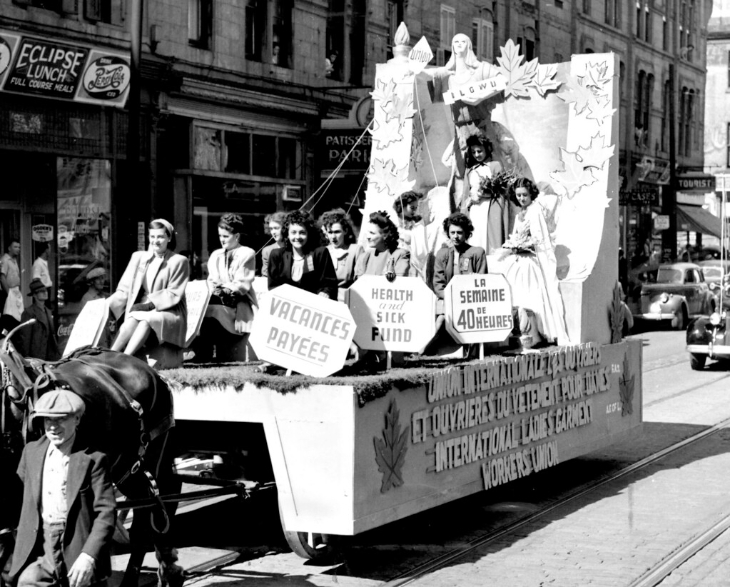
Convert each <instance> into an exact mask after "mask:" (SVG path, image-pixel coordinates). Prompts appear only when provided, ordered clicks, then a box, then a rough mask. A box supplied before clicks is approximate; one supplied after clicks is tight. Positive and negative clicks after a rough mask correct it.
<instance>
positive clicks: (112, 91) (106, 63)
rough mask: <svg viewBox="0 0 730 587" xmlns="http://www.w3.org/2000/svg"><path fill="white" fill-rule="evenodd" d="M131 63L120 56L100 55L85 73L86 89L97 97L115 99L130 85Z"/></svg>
mask: <svg viewBox="0 0 730 587" xmlns="http://www.w3.org/2000/svg"><path fill="white" fill-rule="evenodd" d="M129 73H130V72H129V64H128V63H127V61H126V60H124V59H121V58H120V57H99V59H97V60H96V61H94V62H93V63H92V64H90V65H89V67H88V68H87V69H86V73H85V74H84V89H85V90H86V92H87V93H88V94H89V95H90V96H93V97H95V98H99V99H101V100H114V99H116V98H118V97H119V96H121V95H122V94H123V93H124V92H125V91H126V90H127V88H128V87H129Z"/></svg>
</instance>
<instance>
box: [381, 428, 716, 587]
mask: <svg viewBox="0 0 730 587" xmlns="http://www.w3.org/2000/svg"><path fill="white" fill-rule="evenodd" d="M727 428H730V418H728V419H726V420H723V421H721V422H719V423H717V424H714V425H713V426H710V427H708V428H706V429H705V430H702V431H700V432H698V433H696V434H694V435H692V436H689V437H687V438H685V439H683V440H681V441H679V442H676V443H674V444H672V445H670V446H668V447H665V448H663V449H661V450H659V451H657V452H655V453H653V454H651V455H649V456H647V457H644V458H643V459H641V460H640V461H637V462H635V463H633V464H631V465H629V466H627V467H624V468H623V469H621V470H619V471H616V472H615V473H612V474H610V475H607V476H605V477H602V478H600V479H597V480H595V481H591V482H589V483H586V484H584V485H582V486H580V487H578V488H576V489H575V490H573V491H572V492H570V493H569V494H568V495H566V496H564V497H562V498H560V499H558V500H557V501H555V502H554V503H552V504H550V505H548V506H546V507H544V508H542V509H540V510H539V511H536V512H534V513H532V514H529V515H527V516H525V517H523V518H520V519H519V520H516V521H514V522H512V523H510V524H507V525H506V526H503V527H501V528H498V529H497V530H493V531H491V532H487V533H484V534H482V535H480V536H477V537H476V538H473V539H472V540H470V541H469V542H466V543H464V544H462V545H460V546H459V547H457V548H453V549H451V550H449V551H448V552H445V553H443V554H441V555H439V556H437V557H434V558H432V559H430V560H428V561H425V562H423V563H421V564H419V565H417V566H415V567H413V568H411V569H409V570H407V571H404V572H402V573H400V574H399V575H396V576H395V577H393V578H392V579H390V580H388V581H386V582H384V583H382V584H381V587H403V586H405V585H411V584H417V583H418V581H419V579H422V578H424V577H426V576H427V575H429V574H431V573H433V572H436V571H438V570H439V569H442V568H445V567H447V566H450V565H453V564H455V563H457V562H458V561H459V560H460V559H463V558H465V557H467V556H468V555H469V554H470V553H472V552H473V551H475V550H476V549H478V548H482V547H484V546H486V545H488V544H490V543H492V542H496V541H497V540H499V539H500V538H502V537H504V536H506V535H508V534H511V533H514V532H516V531H518V530H519V529H521V528H523V527H526V526H529V525H530V524H533V523H535V522H538V521H539V520H540V519H542V518H544V517H546V516H547V515H549V514H551V513H553V512H555V511H556V510H558V509H560V508H563V507H565V506H567V505H569V504H570V503H572V502H574V501H577V500H579V499H581V498H583V497H585V496H586V495H587V494H589V493H590V492H593V491H596V490H597V489H599V488H601V487H604V486H606V485H608V484H610V483H613V482H614V481H616V480H618V479H620V478H622V477H626V476H627V475H631V474H633V473H635V472H637V471H640V470H641V469H645V468H647V467H649V466H650V465H652V464H653V463H655V462H657V461H659V460H661V459H663V458H665V457H667V456H669V455H671V454H673V453H676V452H678V451H680V450H682V449H684V448H686V447H688V446H690V445H692V444H694V443H696V442H699V441H701V440H705V439H707V438H709V437H710V436H713V435H714V434H717V433H718V432H720V431H721V430H724V429H727ZM727 529H730V514H728V516H726V517H724V518H723V519H722V520H721V521H720V522H718V523H716V524H714V525H713V526H712V527H711V528H709V529H707V530H706V531H704V532H701V533H700V534H698V535H696V536H695V537H693V538H692V539H690V540H689V541H688V542H687V543H685V545H683V546H682V547H681V548H680V549H678V550H677V551H675V552H673V553H670V554H669V555H668V556H667V557H665V558H664V559H662V561H660V562H659V563H658V564H657V565H655V567H652V569H650V570H649V571H647V572H646V573H644V575H642V576H641V577H639V578H638V579H637V580H636V581H635V582H634V583H632V584H631V587H653V586H654V585H658V584H659V583H660V582H661V581H662V580H663V579H664V578H665V577H666V576H667V575H669V573H671V572H672V570H674V569H676V568H677V567H678V566H679V565H681V564H682V563H683V562H685V561H686V560H687V559H689V558H690V557H691V556H692V555H693V554H695V553H696V552H699V551H700V550H701V549H702V548H703V547H704V546H706V545H707V544H709V543H710V542H711V541H712V540H714V539H715V538H716V537H717V536H719V535H720V534H722V532H724V531H725V530H727ZM652 581H653V582H652Z"/></svg>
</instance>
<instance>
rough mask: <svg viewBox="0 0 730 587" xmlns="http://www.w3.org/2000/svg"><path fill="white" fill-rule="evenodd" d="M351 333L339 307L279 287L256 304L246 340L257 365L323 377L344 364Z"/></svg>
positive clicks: (288, 287)
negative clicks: (257, 360)
mask: <svg viewBox="0 0 730 587" xmlns="http://www.w3.org/2000/svg"><path fill="white" fill-rule="evenodd" d="M354 333H355V322H354V321H353V319H352V316H351V315H350V311H349V310H348V309H347V306H346V305H345V304H342V303H340V302H336V301H333V300H330V299H327V298H323V297H320V296H317V295H314V294H311V293H309V292H307V291H304V290H301V289H298V288H296V287H293V286H291V285H282V286H279V287H277V288H276V289H273V290H271V291H270V292H269V293H268V294H267V296H266V297H265V298H264V300H263V301H262V302H261V306H260V312H259V313H258V315H257V316H256V320H254V323H253V327H252V330H251V337H250V339H249V340H250V342H251V346H253V349H254V350H255V351H256V355H257V356H258V358H259V359H261V360H262V361H268V362H270V363H273V364H275V365H279V366H281V367H285V368H286V369H291V370H293V371H297V372H298V373H303V374H304V375H310V376H311V377H327V376H328V375H332V373H334V372H336V371H339V370H340V369H341V368H342V365H344V364H345V359H346V358H347V352H348V351H349V350H350V343H351V342H352V337H353V335H354Z"/></svg>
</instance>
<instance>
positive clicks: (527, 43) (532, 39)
mask: <svg viewBox="0 0 730 587" xmlns="http://www.w3.org/2000/svg"><path fill="white" fill-rule="evenodd" d="M536 38H537V37H536V35H535V29H533V28H531V27H525V36H524V37H517V45H519V47H520V50H521V52H522V54H523V55H524V56H525V61H530V60H531V59H534V58H535V57H536V56H537V43H536ZM590 53H593V51H590Z"/></svg>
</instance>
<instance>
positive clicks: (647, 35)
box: [644, 5, 651, 43]
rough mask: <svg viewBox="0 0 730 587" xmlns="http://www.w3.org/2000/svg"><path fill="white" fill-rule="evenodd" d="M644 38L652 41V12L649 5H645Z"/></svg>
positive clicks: (649, 41)
mask: <svg viewBox="0 0 730 587" xmlns="http://www.w3.org/2000/svg"><path fill="white" fill-rule="evenodd" d="M644 40H645V41H646V42H647V43H651V12H650V11H649V6H648V5H644Z"/></svg>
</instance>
